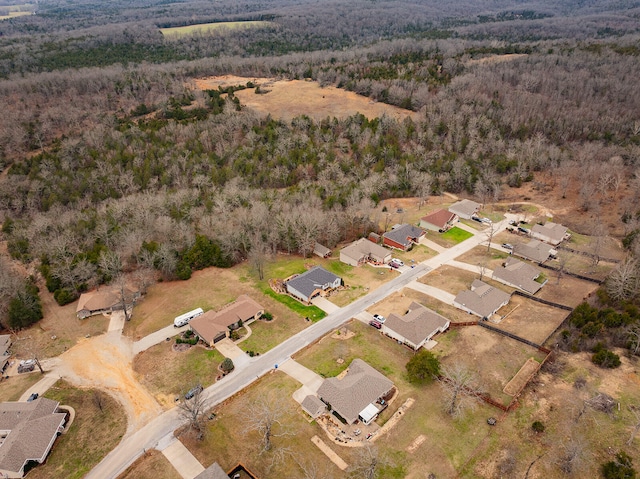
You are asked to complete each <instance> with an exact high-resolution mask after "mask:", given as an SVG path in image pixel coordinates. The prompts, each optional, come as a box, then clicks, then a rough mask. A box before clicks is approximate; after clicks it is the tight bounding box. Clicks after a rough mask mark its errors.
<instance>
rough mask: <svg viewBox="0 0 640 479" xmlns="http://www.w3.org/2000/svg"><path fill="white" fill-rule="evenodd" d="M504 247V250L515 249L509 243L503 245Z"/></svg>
mask: <svg viewBox="0 0 640 479" xmlns="http://www.w3.org/2000/svg"><path fill="white" fill-rule="evenodd" d="M502 247H503V248H504V249H513V245H512V244H509V243H502Z"/></svg>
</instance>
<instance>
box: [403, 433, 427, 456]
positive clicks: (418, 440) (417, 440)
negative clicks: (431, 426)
mask: <svg viewBox="0 0 640 479" xmlns="http://www.w3.org/2000/svg"><path fill="white" fill-rule="evenodd" d="M426 439H427V436H425V435H424V434H420V435H419V436H418V437H416V438H415V439H414V440H413V442H412V443H411V444H409V447H408V448H407V452H408V453H409V454H413V453H414V452H416V449H418V448H419V447H420V445H421V444H422V443H423V442H424V441H425V440H426Z"/></svg>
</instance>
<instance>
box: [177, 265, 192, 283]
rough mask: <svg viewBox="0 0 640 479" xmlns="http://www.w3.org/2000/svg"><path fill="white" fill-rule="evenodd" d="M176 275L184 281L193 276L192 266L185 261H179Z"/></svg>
mask: <svg viewBox="0 0 640 479" xmlns="http://www.w3.org/2000/svg"><path fill="white" fill-rule="evenodd" d="M176 277H177V278H178V279H181V280H182V281H186V280H188V279H189V278H191V267H190V266H189V265H188V264H187V263H185V262H184V261H178V265H177V266H176Z"/></svg>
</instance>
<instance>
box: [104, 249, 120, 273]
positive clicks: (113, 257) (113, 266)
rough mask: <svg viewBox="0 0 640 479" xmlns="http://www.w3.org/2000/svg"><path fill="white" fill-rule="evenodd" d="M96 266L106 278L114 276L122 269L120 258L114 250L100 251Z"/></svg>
mask: <svg viewBox="0 0 640 479" xmlns="http://www.w3.org/2000/svg"><path fill="white" fill-rule="evenodd" d="M98 266H100V269H101V270H102V272H103V273H104V275H105V276H106V277H108V278H116V277H117V276H118V275H119V274H120V272H121V271H122V258H120V255H119V254H118V253H116V252H114V251H102V252H100V258H99V259H98Z"/></svg>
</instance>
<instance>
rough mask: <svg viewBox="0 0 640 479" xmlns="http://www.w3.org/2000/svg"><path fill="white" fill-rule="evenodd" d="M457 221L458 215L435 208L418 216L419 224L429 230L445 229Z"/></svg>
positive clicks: (440, 230)
mask: <svg viewBox="0 0 640 479" xmlns="http://www.w3.org/2000/svg"><path fill="white" fill-rule="evenodd" d="M456 221H458V215H456V214H455V213H451V212H450V211H447V210H436V211H434V212H433V213H429V214H428V215H427V216H423V217H422V218H420V226H421V227H423V228H426V229H428V230H431V231H439V232H443V231H447V230H448V229H449V228H451V227H452V226H453V224H454V223H455V222H456Z"/></svg>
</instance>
